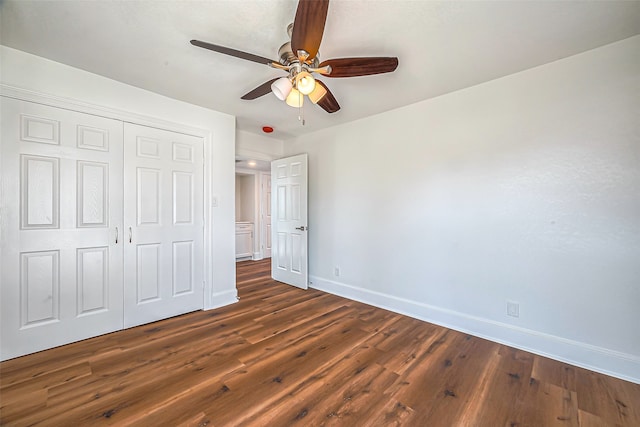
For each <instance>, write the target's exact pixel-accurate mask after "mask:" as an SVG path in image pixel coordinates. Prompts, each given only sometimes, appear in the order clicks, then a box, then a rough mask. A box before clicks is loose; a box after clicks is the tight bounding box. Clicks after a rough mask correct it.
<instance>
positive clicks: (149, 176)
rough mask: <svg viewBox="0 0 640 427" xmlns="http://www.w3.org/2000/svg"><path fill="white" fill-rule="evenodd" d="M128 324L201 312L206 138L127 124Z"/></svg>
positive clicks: (126, 264)
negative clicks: (204, 144)
mask: <svg viewBox="0 0 640 427" xmlns="http://www.w3.org/2000/svg"><path fill="white" fill-rule="evenodd" d="M124 138H125V182H126V183H127V185H126V187H125V225H126V227H127V233H128V234H127V241H126V245H125V326H126V327H130V326H136V325H140V324H144V323H149V322H154V321H156V320H160V319H164V318H167V317H172V316H176V315H178V314H183V313H187V312H190V311H194V310H200V309H202V308H203V306H204V295H203V264H204V258H203V253H204V252H203V250H204V249H203V245H204V238H203V231H204V219H203V218H204V214H203V157H202V156H203V141H202V138H199V137H194V136H190V135H184V134H180V133H176V132H170V131H166V130H160V129H155V128H150V127H146V126H140V125H135V124H129V123H126V124H125V131H124Z"/></svg>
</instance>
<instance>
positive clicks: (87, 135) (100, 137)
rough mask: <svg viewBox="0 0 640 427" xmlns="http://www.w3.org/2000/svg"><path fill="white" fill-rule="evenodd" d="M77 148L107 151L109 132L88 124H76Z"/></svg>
mask: <svg viewBox="0 0 640 427" xmlns="http://www.w3.org/2000/svg"><path fill="white" fill-rule="evenodd" d="M77 144H78V148H84V149H87V150H99V151H109V132H108V131H107V130H106V129H98V128H93V127H90V126H82V125H78V131H77Z"/></svg>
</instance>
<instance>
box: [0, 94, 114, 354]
mask: <svg viewBox="0 0 640 427" xmlns="http://www.w3.org/2000/svg"><path fill="white" fill-rule="evenodd" d="M1 108H2V133H1V146H0V153H1V157H2V158H1V168H2V171H1V175H0V177H1V182H2V187H1V188H0V194H1V195H2V198H1V206H0V211H1V212H2V221H0V236H1V237H2V239H1V243H0V261H1V262H0V265H1V274H0V288H1V289H0V291H1V292H0V295H1V303H0V306H1V311H2V313H1V315H0V317H1V323H2V326H1V328H0V334H1V336H0V342H1V345H0V357H1V359H2V360H6V359H10V358H13V357H17V356H21V355H24V354H28V353H33V352H36V351H40V350H43V349H46V348H51V347H55V346H58V345H62V344H66V343H69V342H73V341H78V340H82V339H85V338H88V337H92V336H95V335H100V334H104V333H107V332H111V331H115V330H118V329H122V326H123V303H122V295H123V294H122V292H123V282H122V277H123V276H122V251H123V244H122V231H123V230H122V199H121V191H122V186H123V183H122V139H123V137H122V122H120V121H117V120H111V119H106V118H102V117H96V116H93V115H88V114H82V113H77V112H73V111H69V110H63V109H60V108H54V107H49V106H44V105H41V104H36V103H31V102H25V101H19V100H16V99H12V98H7V97H2V107H1Z"/></svg>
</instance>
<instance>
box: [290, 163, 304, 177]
mask: <svg viewBox="0 0 640 427" xmlns="http://www.w3.org/2000/svg"><path fill="white" fill-rule="evenodd" d="M301 168H302V165H301V164H300V163H292V164H291V176H300V170H301Z"/></svg>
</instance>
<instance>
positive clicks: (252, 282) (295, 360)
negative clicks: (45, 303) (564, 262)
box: [0, 260, 640, 427]
mask: <svg viewBox="0 0 640 427" xmlns="http://www.w3.org/2000/svg"><path fill="white" fill-rule="evenodd" d="M237 272H238V275H237V278H238V290H239V294H240V297H241V300H240V302H239V303H237V304H233V305H231V306H227V307H223V308H220V309H216V310H212V311H201V312H195V313H190V314H186V315H183V316H179V317H175V318H172V319H167V320H163V321H161V322H156V323H153V324H149V325H144V326H140V327H137V328H133V329H128V330H125V331H121V332H117V333H113V334H109V335H104V336H101V337H96V338H93V339H89V340H86V341H82V342H78V343H75V344H70V345H67V346H63V347H59V348H55V349H51V350H47V351H44V352H40V353H36V354H32V355H29V356H25V357H21V358H17V359H13V360H9V361H6V362H3V363H1V364H0V424H1V425H7V426H27V425H51V426H80V425H92V426H93V425H102V424H104V425H142V426H146V425H148V426H239V425H243V426H297V425H300V426H398V425H402V426H436V427H437V426H491V427H493V426H556V425H558V426H640V385H637V384H633V383H629V382H625V381H622V380H618V379H615V378H611V377H607V376H605V375H601V374H597V373H594V372H590V371H587V370H584V369H580V368H577V367H574V366H570V365H566V364H564V363H560V362H556V361H553V360H550V359H546V358H543V357H540V356H536V355H533V354H531V353H527V352H524V351H520V350H516V349H513V348H510V347H506V346H504V345H500V344H496V343H492V342H489V341H486V340H483V339H480V338H476V337H472V336H470V335H466V334H463V333H459V332H455V331H452V330H448V329H445V328H441V327H438V326H435V325H431V324H429V323H425V322H421V321H419V320H415V319H412V318H409V317H406V316H402V315H399V314H395V313H391V312H389V311H385V310H381V309H378V308H374V307H371V306H367V305H365V304H361V303H358V302H354V301H349V300H346V299H344V298H340V297H337V296H334V295H330V294H326V293H323V292H320V291H316V290H313V289H309V290H307V291H303V290H300V289H297V288H294V287H290V286H287V285H283V284H280V283H278V282H274V281H273V280H271V279H270V265H269V260H265V261H257V262H252V261H247V262H242V263H238V267H237Z"/></svg>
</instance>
